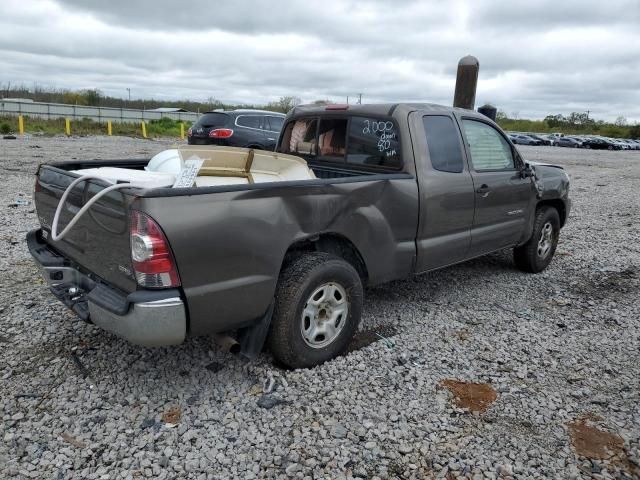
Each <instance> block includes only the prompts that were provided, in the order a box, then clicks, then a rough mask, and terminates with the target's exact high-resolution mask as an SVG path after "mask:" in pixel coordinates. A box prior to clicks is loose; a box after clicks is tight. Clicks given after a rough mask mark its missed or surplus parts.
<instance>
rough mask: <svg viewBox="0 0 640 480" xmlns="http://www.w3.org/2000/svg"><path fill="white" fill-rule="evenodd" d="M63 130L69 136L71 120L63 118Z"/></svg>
mask: <svg viewBox="0 0 640 480" xmlns="http://www.w3.org/2000/svg"><path fill="white" fill-rule="evenodd" d="M64 130H65V132H66V133H67V136H69V137H70V136H71V120H69V119H68V118H65V119H64Z"/></svg>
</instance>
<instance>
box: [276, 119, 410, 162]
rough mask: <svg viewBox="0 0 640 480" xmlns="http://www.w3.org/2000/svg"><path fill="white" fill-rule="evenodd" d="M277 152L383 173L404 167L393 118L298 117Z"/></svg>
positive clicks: (288, 129) (286, 129) (288, 125)
mask: <svg viewBox="0 0 640 480" xmlns="http://www.w3.org/2000/svg"><path fill="white" fill-rule="evenodd" d="M277 150H278V151H279V152H282V153H290V154H292V155H300V156H302V157H304V158H305V159H306V160H308V161H316V162H323V163H325V162H326V163H336V164H342V165H345V164H346V165H350V166H356V167H360V168H365V167H366V168H368V167H371V168H374V169H384V170H398V169H400V168H401V167H402V157H401V156H400V138H399V133H398V129H397V125H396V123H395V121H394V120H393V119H391V118H372V117H365V116H339V117H331V116H320V117H306V118H298V119H296V120H293V121H290V122H289V123H288V124H287V125H286V126H285V129H284V132H283V134H282V136H281V140H280V145H279V146H278V149H277Z"/></svg>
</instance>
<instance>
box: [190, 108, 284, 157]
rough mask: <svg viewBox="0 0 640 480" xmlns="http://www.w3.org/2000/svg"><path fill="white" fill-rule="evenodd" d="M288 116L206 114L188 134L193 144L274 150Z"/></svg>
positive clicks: (235, 112) (238, 112)
mask: <svg viewBox="0 0 640 480" xmlns="http://www.w3.org/2000/svg"><path fill="white" fill-rule="evenodd" d="M284 118H285V115H284V114H282V113H276V112H269V111H266V110H244V109H240V110H230V111H227V112H225V111H216V112H207V113H204V114H203V115H202V116H201V117H200V118H199V119H198V121H197V122H196V123H194V124H193V125H192V126H191V128H190V129H189V131H188V132H187V139H188V140H187V141H188V143H189V145H224V146H227V147H247V148H255V149H259V150H273V149H274V148H275V147H276V141H277V140H278V135H280V130H282V124H283V123H284Z"/></svg>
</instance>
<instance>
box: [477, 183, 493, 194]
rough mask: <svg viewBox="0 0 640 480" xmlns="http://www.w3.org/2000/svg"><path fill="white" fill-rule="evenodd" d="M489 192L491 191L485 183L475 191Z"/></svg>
mask: <svg viewBox="0 0 640 480" xmlns="http://www.w3.org/2000/svg"><path fill="white" fill-rule="evenodd" d="M489 190H491V189H490V188H489V185H487V184H486V183H483V184H482V185H480V186H479V187H478V188H477V189H476V193H489Z"/></svg>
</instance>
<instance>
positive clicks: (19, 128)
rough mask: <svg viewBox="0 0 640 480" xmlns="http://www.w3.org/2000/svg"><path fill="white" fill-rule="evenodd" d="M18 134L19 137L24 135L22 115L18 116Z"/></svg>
mask: <svg viewBox="0 0 640 480" xmlns="http://www.w3.org/2000/svg"><path fill="white" fill-rule="evenodd" d="M18 132H19V133H20V135H24V118H23V117H22V115H18Z"/></svg>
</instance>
